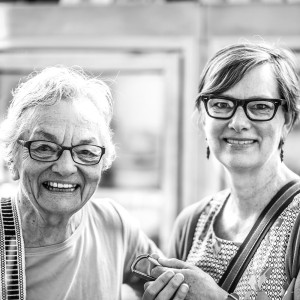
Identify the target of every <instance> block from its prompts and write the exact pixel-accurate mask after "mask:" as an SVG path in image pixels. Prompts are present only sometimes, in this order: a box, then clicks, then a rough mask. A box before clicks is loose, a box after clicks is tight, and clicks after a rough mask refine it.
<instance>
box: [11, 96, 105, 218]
mask: <svg viewBox="0 0 300 300" xmlns="http://www.w3.org/2000/svg"><path fill="white" fill-rule="evenodd" d="M35 116H38V118H37V119H34V120H32V121H31V122H30V124H29V126H28V130H27V131H26V133H25V135H24V136H23V137H22V138H23V139H24V140H26V141H27V140H29V141H33V140H45V141H51V142H55V143H57V144H59V145H63V146H67V147H71V146H75V145H79V144H93V145H98V146H104V145H103V142H102V138H101V128H102V127H101V126H100V122H99V119H100V118H101V117H100V115H99V113H98V111H97V109H96V108H95V106H94V104H93V103H92V102H91V101H89V100H88V99H79V100H76V101H61V102H59V103H57V104H55V105H53V106H41V107H39V108H37V109H36V112H35ZM15 167H16V168H17V170H18V172H19V175H20V188H21V195H22V196H23V197H26V198H27V199H28V200H29V201H30V203H31V205H33V206H34V207H35V208H36V209H38V211H40V212H43V213H46V214H73V213H74V212H76V211H77V210H78V209H80V208H81V207H82V206H83V205H84V204H85V203H86V202H87V201H88V200H89V199H90V197H91V196H92V195H93V193H94V192H95V190H96V188H97V186H98V183H99V181H100V178H101V167H102V163H101V162H100V163H99V164H96V165H91V166H85V165H80V164H77V163H75V162H74V161H73V159H72V157H71V153H70V151H64V152H63V153H62V155H61V157H60V158H59V159H58V160H57V161H54V162H40V161H36V160H33V159H32V158H31V157H30V156H29V152H28V150H27V148H25V147H21V148H20V151H19V155H18V158H17V161H16V166H15Z"/></svg>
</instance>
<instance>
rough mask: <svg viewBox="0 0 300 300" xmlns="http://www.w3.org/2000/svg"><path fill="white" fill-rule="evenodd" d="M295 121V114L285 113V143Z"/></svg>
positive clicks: (283, 131) (283, 134) (283, 130)
mask: <svg viewBox="0 0 300 300" xmlns="http://www.w3.org/2000/svg"><path fill="white" fill-rule="evenodd" d="M294 119H295V115H294V113H290V112H285V113H284V120H285V121H284V124H283V128H282V138H283V140H284V141H285V139H286V137H287V135H288V134H289V132H290V131H291V130H292V128H293V124H294Z"/></svg>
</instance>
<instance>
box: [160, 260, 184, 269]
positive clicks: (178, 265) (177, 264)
mask: <svg viewBox="0 0 300 300" xmlns="http://www.w3.org/2000/svg"><path fill="white" fill-rule="evenodd" d="M158 262H159V263H160V264H161V265H163V266H164V267H168V268H175V269H185V268H188V267H189V264H187V263H185V262H184V261H182V260H178V259H176V258H170V259H168V258H159V259H158Z"/></svg>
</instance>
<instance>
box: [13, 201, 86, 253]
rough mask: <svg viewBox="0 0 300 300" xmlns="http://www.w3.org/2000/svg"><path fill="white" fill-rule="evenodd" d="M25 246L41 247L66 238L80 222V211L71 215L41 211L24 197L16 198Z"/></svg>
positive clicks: (57, 242) (60, 241)
mask: <svg viewBox="0 0 300 300" xmlns="http://www.w3.org/2000/svg"><path fill="white" fill-rule="evenodd" d="M17 202H18V207H19V211H20V217H21V224H22V233H23V239H24V244H25V247H31V248H33V247H43V246H49V245H54V244H59V243H62V242H64V241H65V240H67V239H68V238H69V237H70V236H71V235H72V234H73V233H74V231H75V230H76V228H77V227H78V226H79V224H80V222H81V213H82V212H81V211H78V212H76V213H74V214H72V215H60V214H51V213H45V212H41V211H40V210H38V209H36V208H35V207H34V206H33V205H32V203H31V202H30V201H29V200H28V199H27V198H25V197H18V198H17Z"/></svg>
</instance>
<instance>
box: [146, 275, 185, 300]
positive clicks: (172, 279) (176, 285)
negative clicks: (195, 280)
mask: <svg viewBox="0 0 300 300" xmlns="http://www.w3.org/2000/svg"><path fill="white" fill-rule="evenodd" d="M183 281H184V277H183V275H182V274H180V273H177V274H174V272H172V271H167V272H165V273H163V274H162V275H160V276H159V277H158V278H157V280H155V281H154V282H150V283H146V284H145V293H144V296H143V300H153V299H156V300H168V299H173V298H172V297H173V296H174V297H175V298H174V299H176V300H181V299H184V298H185V296H186V294H187V292H188V286H187V285H186V284H182V283H183ZM181 285H182V286H181Z"/></svg>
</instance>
